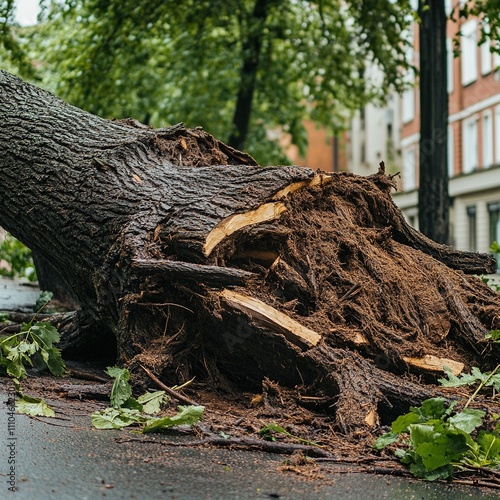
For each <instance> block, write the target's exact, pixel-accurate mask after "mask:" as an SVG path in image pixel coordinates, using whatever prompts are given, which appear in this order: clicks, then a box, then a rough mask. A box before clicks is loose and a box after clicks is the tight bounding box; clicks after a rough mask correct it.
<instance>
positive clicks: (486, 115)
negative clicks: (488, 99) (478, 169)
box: [481, 109, 493, 167]
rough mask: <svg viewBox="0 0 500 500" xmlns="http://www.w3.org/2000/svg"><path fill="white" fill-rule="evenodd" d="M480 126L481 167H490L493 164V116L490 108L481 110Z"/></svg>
mask: <svg viewBox="0 0 500 500" xmlns="http://www.w3.org/2000/svg"><path fill="white" fill-rule="evenodd" d="M481 127H482V130H481V136H482V151H483V167H491V166H492V165H493V116H492V114H491V110H489V109H487V110H486V111H484V112H483V116H482V120H481Z"/></svg>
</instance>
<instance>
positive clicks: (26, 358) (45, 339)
mask: <svg viewBox="0 0 500 500" xmlns="http://www.w3.org/2000/svg"><path fill="white" fill-rule="evenodd" d="M59 340H60V335H59V332H58V331H57V330H56V329H55V328H54V327H53V326H52V325H51V324H50V323H48V322H46V321H42V322H37V323H35V324H32V322H30V323H23V324H22V325H21V331H20V332H19V333H16V334H14V335H11V336H9V337H7V338H4V339H2V340H1V341H0V373H1V374H3V375H6V374H7V375H10V376H11V377H15V378H18V379H23V378H25V377H26V376H27V373H26V367H29V366H33V367H35V368H37V369H39V370H48V371H50V373H52V375H55V376H57V377H62V376H64V375H65V373H66V367H65V365H64V362H63V360H62V358H61V351H60V350H59V349H58V348H57V347H55V346H54V344H56V343H57V342H59Z"/></svg>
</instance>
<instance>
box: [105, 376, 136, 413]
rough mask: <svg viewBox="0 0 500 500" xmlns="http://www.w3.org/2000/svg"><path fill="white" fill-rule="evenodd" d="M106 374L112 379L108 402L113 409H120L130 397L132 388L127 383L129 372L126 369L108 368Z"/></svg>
mask: <svg viewBox="0 0 500 500" xmlns="http://www.w3.org/2000/svg"><path fill="white" fill-rule="evenodd" d="M106 373H107V374H108V375H109V376H110V377H111V378H113V379H114V381H113V387H112V388H111V396H110V402H111V406H112V407H113V408H121V407H122V406H123V405H124V403H125V402H126V401H128V399H129V398H131V397H132V388H131V387H130V384H129V383H128V381H129V380H130V372H129V371H128V370H127V369H126V368H118V367H117V366H112V367H108V369H107V370H106Z"/></svg>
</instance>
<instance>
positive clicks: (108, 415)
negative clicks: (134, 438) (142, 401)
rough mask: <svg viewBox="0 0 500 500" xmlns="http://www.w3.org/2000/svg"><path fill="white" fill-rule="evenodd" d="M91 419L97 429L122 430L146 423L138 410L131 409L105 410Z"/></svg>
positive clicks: (98, 412)
mask: <svg viewBox="0 0 500 500" xmlns="http://www.w3.org/2000/svg"><path fill="white" fill-rule="evenodd" d="M90 419H91V421H92V425H93V426H94V427H95V428H96V429H122V428H123V427H128V426H129V425H134V424H138V423H144V422H145V421H146V418H145V417H144V416H143V415H141V413H140V412H139V411H138V410H132V409H130V408H105V409H104V410H101V411H96V412H94V413H92V415H91V416H90Z"/></svg>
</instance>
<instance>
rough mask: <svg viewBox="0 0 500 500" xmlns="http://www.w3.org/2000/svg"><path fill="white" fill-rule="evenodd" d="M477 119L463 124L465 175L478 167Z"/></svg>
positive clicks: (465, 121)
mask: <svg viewBox="0 0 500 500" xmlns="http://www.w3.org/2000/svg"><path fill="white" fill-rule="evenodd" d="M477 153H478V148H477V118H476V117H474V118H472V119H469V120H464V122H463V169H462V170H463V173H464V174H466V173H468V172H472V171H473V170H474V169H476V168H477V167H478V158H477V157H478V154H477Z"/></svg>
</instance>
